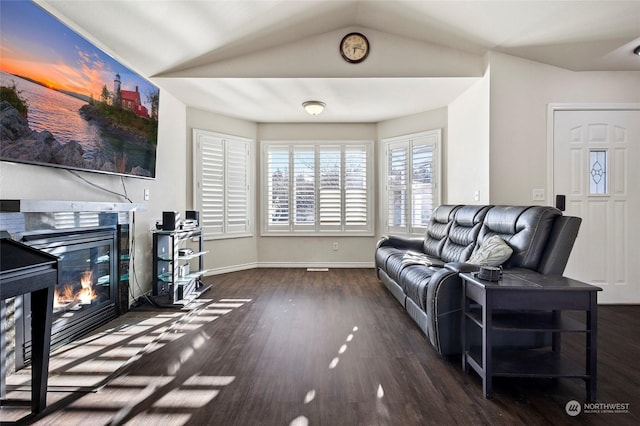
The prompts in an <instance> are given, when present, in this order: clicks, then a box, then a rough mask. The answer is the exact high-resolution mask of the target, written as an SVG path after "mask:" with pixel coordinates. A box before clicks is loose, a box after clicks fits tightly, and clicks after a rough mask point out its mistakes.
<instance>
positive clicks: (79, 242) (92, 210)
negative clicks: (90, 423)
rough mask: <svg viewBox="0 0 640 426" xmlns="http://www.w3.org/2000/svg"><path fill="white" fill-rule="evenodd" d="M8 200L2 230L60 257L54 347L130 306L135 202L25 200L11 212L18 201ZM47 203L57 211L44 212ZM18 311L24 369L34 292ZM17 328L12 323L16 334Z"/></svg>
mask: <svg viewBox="0 0 640 426" xmlns="http://www.w3.org/2000/svg"><path fill="white" fill-rule="evenodd" d="M7 204H8V203H7V202H6V201H4V200H3V202H2V203H0V229H2V230H4V231H7V232H9V233H10V235H11V237H12V238H13V239H15V240H17V241H20V242H22V243H24V244H27V245H29V246H31V247H34V248H37V249H40V250H43V251H45V252H48V253H51V254H53V255H55V256H57V257H58V258H59V259H60V262H59V268H60V279H59V282H58V285H57V286H56V288H55V302H54V306H53V324H52V327H51V347H52V348H56V347H58V346H60V345H62V344H64V343H67V342H70V341H73V340H76V339H77V338H79V337H81V336H82V335H84V334H86V333H88V332H90V331H92V330H94V329H96V328H97V327H99V326H101V325H103V324H105V323H107V322H108V321H110V320H112V319H113V318H115V317H117V316H118V315H120V314H122V313H124V312H126V311H127V310H128V309H129V260H130V259H129V248H130V247H129V231H130V229H129V226H130V225H129V222H130V221H129V216H130V214H131V211H133V210H134V209H133V208H130V210H131V211H127V210H126V209H127V208H129V205H114V204H111V203H88V202H83V203H77V202H75V203H66V204H64V203H61V202H37V203H36V202H31V203H30V204H26V203H25V202H22V203H21V206H20V210H23V211H11V209H12V208H13V205H11V204H9V208H7ZM114 206H115V208H117V210H116V211H113V210H114ZM47 207H51V210H49V211H43V210H47ZM73 209H76V210H77V211H73ZM24 210H27V211H24ZM69 210H71V211H69ZM12 312H13V315H12V317H13V318H12V321H11V323H12V324H13V334H14V335H15V347H14V348H13V350H11V351H10V352H12V353H13V356H14V366H15V369H16V370H18V369H20V368H22V367H24V366H25V365H27V364H29V363H30V360H31V341H30V338H31V333H30V324H31V318H30V317H29V315H30V314H29V312H31V309H30V298H29V296H28V295H25V296H20V297H16V298H15V300H14V301H13V308H12ZM11 328H12V327H11V324H9V331H10V332H11ZM10 334H11V333H10ZM10 355H11V354H10Z"/></svg>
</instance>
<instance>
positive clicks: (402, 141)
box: [381, 129, 441, 234]
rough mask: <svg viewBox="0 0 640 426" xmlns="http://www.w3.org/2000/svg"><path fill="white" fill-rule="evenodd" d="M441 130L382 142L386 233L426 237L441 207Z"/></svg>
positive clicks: (383, 205)
mask: <svg viewBox="0 0 640 426" xmlns="http://www.w3.org/2000/svg"><path fill="white" fill-rule="evenodd" d="M440 134H441V131H440V129H438V130H432V131H429V132H424V133H419V134H415V135H408V136H403V137H398V138H390V139H385V140H383V141H382V143H383V147H384V153H385V154H384V158H383V160H382V161H384V166H383V167H382V170H383V171H384V172H383V176H382V181H383V184H382V185H381V187H382V188H384V191H383V203H382V209H383V215H384V217H385V219H384V223H385V232H396V233H405V234H422V233H424V231H425V228H426V227H427V224H428V223H429V219H430V218H431V212H432V211H433V208H434V207H435V206H437V205H438V203H439V198H440V197H439V191H438V190H437V188H438V185H437V183H438V182H437V176H438V174H437V170H438V164H439V157H438V146H439V144H440Z"/></svg>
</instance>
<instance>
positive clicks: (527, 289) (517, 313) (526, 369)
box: [460, 273, 602, 401]
mask: <svg viewBox="0 0 640 426" xmlns="http://www.w3.org/2000/svg"><path fill="white" fill-rule="evenodd" d="M460 276H461V277H462V281H463V320H462V348H463V353H462V368H463V369H464V371H469V369H473V370H474V371H476V372H477V373H478V374H479V375H480V377H481V378H482V387H483V393H484V396H485V397H486V398H489V397H491V396H492V394H493V386H492V384H493V378H494V377H540V378H554V379H555V378H561V377H564V378H577V379H583V380H584V381H585V383H586V393H587V399H588V400H589V401H594V400H595V399H596V389H597V388H596V367H597V292H598V291H600V290H602V289H601V288H599V287H596V286H593V285H590V284H586V283H582V282H580V281H576V280H572V279H570V278H566V277H558V276H544V275H539V274H535V273H531V274H522V275H520V274H504V276H503V278H502V279H501V280H500V281H498V282H492V281H485V280H481V279H479V278H477V277H476V276H475V274H471V273H463V274H460ZM563 311H584V312H585V321H584V322H581V321H576V320H574V319H571V318H566V317H564V316H563V315H562V314H563ZM497 332H507V333H525V332H526V333H531V332H543V333H548V334H550V335H551V341H552V344H551V346H550V347H544V348H536V349H526V348H509V349H504V348H499V347H494V338H495V336H494V335H495V333H497ZM562 333H581V334H584V336H585V351H586V356H585V362H584V364H580V363H577V362H574V361H572V360H569V359H567V358H566V357H563V355H562V353H561V334H562ZM478 334H481V335H482V339H481V344H480V345H479V346H476V345H475V344H472V336H474V335H475V336H478Z"/></svg>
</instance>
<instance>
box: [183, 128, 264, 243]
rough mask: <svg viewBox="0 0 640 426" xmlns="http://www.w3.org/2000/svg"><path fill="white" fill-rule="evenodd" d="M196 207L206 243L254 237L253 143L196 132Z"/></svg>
mask: <svg viewBox="0 0 640 426" xmlns="http://www.w3.org/2000/svg"><path fill="white" fill-rule="evenodd" d="M193 143H194V148H193V152H194V160H193V164H194V204H195V209H196V210H198V211H199V212H200V224H201V226H202V227H203V232H204V236H205V238H207V239H214V238H233V237H243V236H249V235H251V223H252V209H251V207H252V200H253V196H252V195H251V194H252V193H253V191H252V186H253V185H252V184H251V157H252V156H251V151H252V141H250V140H248V139H244V138H240V137H237V136H229V135H222V134H217V133H212V132H208V131H205V130H198V129H194V130H193Z"/></svg>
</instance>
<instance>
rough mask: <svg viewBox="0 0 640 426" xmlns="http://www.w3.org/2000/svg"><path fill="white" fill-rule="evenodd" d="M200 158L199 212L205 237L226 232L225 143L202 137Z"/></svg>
mask: <svg viewBox="0 0 640 426" xmlns="http://www.w3.org/2000/svg"><path fill="white" fill-rule="evenodd" d="M197 148H198V151H199V157H200V170H199V172H200V173H199V175H200V179H199V181H198V182H197V183H196V185H199V187H200V197H198V198H199V200H197V201H199V203H200V205H199V206H198V210H199V211H200V226H201V227H202V228H203V232H204V236H205V237H207V236H212V235H217V234H221V233H222V232H223V231H224V142H223V141H222V139H220V138H216V137H211V136H207V135H201V137H200V138H199V139H198V140H197Z"/></svg>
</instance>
